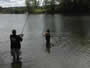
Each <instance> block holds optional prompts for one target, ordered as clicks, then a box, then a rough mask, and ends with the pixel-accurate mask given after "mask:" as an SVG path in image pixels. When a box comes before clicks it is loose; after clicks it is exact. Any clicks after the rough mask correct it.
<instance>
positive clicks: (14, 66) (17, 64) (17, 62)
mask: <svg viewBox="0 0 90 68" xmlns="http://www.w3.org/2000/svg"><path fill="white" fill-rule="evenodd" d="M20 53H21V52H20V51H18V52H17V51H16V52H15V51H11V55H12V56H13V59H12V63H11V68H22V61H21V58H20ZM17 55H18V58H17ZM14 56H16V57H14Z"/></svg>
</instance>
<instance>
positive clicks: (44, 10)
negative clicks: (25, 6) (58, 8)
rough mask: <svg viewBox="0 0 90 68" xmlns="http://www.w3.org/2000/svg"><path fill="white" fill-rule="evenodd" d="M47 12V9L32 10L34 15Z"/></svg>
mask: <svg viewBox="0 0 90 68" xmlns="http://www.w3.org/2000/svg"><path fill="white" fill-rule="evenodd" d="M46 11H47V10H46V9H39V8H37V9H33V10H32V12H33V13H43V12H46Z"/></svg>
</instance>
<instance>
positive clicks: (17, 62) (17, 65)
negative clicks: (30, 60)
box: [11, 60, 22, 68]
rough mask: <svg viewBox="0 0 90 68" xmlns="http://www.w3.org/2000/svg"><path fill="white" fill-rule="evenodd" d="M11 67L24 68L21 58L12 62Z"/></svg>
mask: <svg viewBox="0 0 90 68" xmlns="http://www.w3.org/2000/svg"><path fill="white" fill-rule="evenodd" d="M11 68H22V62H21V60H18V61H13V62H12V63H11Z"/></svg>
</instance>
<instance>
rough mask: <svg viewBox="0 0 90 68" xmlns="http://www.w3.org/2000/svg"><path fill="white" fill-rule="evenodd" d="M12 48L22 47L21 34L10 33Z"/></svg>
mask: <svg viewBox="0 0 90 68" xmlns="http://www.w3.org/2000/svg"><path fill="white" fill-rule="evenodd" d="M10 41H11V48H21V44H20V42H21V41H22V38H21V37H20V36H19V35H10Z"/></svg>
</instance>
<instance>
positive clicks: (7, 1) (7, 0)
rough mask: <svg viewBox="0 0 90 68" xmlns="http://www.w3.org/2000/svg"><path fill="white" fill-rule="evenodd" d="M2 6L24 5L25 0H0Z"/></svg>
mask: <svg viewBox="0 0 90 68" xmlns="http://www.w3.org/2000/svg"><path fill="white" fill-rule="evenodd" d="M0 6H2V7H15V6H25V0H0Z"/></svg>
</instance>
